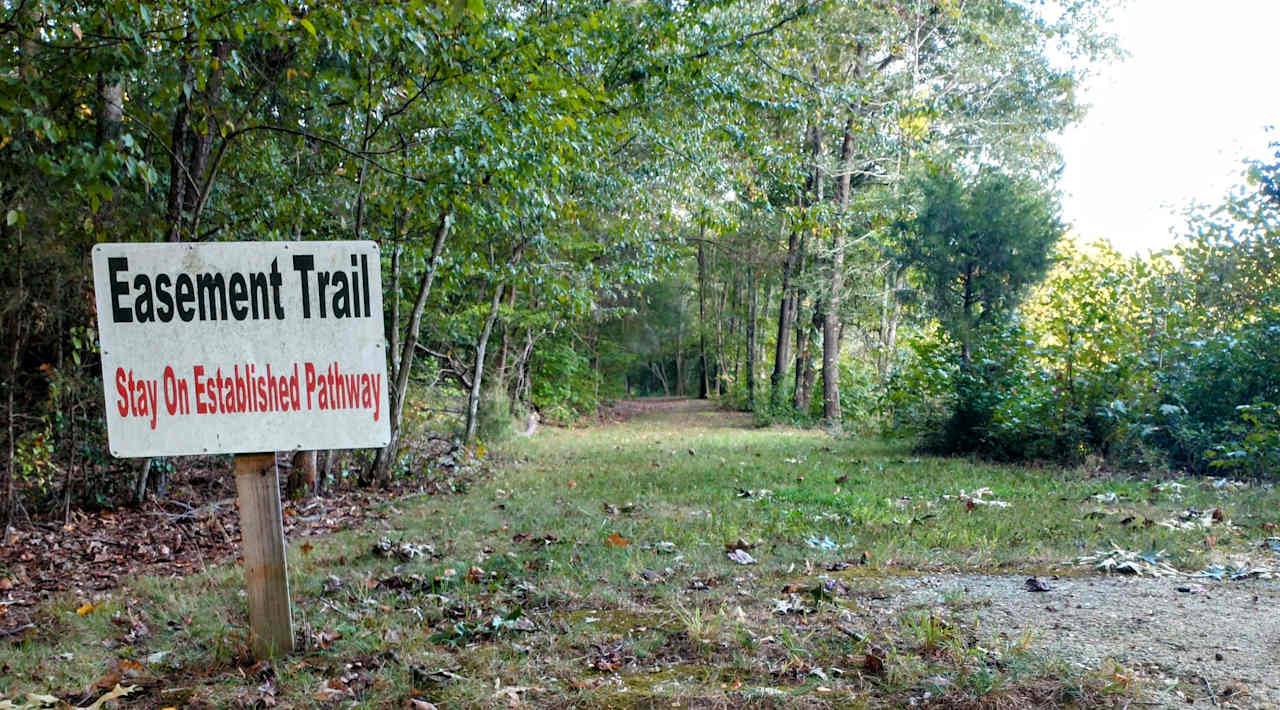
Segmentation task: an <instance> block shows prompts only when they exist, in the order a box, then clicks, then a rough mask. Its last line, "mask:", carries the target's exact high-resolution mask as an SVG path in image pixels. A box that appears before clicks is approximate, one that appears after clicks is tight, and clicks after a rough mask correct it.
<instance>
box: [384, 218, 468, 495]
mask: <svg viewBox="0 0 1280 710" xmlns="http://www.w3.org/2000/svg"><path fill="white" fill-rule="evenodd" d="M452 226H453V215H451V214H449V213H447V212H446V213H444V214H442V215H440V225H439V227H437V228H436V236H435V241H434V242H433V243H432V245H431V260H430V261H429V262H427V271H426V273H425V274H424V275H423V278H422V284H421V286H420V287H419V288H418V297H417V298H416V299H415V300H414V302H413V311H412V312H411V313H410V315H409V329H408V331H407V332H406V333H405V338H404V344H403V345H402V346H401V347H400V357H399V366H398V367H397V368H396V369H395V372H393V373H391V379H393V380H394V385H395V386H394V387H391V388H389V389H388V392H387V394H388V395H389V397H390V400H391V412H390V414H391V418H390V421H389V423H390V424H391V440H390V441H388V442H387V445H386V446H384V447H383V448H381V449H378V453H377V454H376V455H375V456H374V460H373V466H372V473H373V477H374V478H375V479H376V480H377V481H378V483H379V484H381V485H386V484H387V483H390V481H391V461H392V460H393V459H394V458H395V454H396V449H397V447H398V446H399V445H400V424H401V422H402V421H403V420H404V401H405V399H406V398H407V397H408V393H409V372H410V371H411V370H412V369H413V355H414V351H415V350H416V349H417V347H418V334H419V330H420V328H421V327H422V311H423V309H424V308H425V307H426V305H427V296H429V295H430V294H431V284H432V282H433V281H435V278H436V268H437V267H438V265H439V262H440V254H441V252H443V251H444V243H445V240H446V239H447V238H448V237H449V230H450V228H452ZM395 325H396V326H398V325H399V324H398V323H396V324H395Z"/></svg>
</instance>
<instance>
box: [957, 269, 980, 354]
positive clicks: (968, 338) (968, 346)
mask: <svg viewBox="0 0 1280 710" xmlns="http://www.w3.org/2000/svg"><path fill="white" fill-rule="evenodd" d="M974 268H975V267H974V265H973V264H972V263H969V264H966V265H965V267H964V324H963V326H962V329H961V332H960V335H961V338H960V366H961V368H962V369H965V370H968V369H969V363H970V362H971V361H972V360H973V346H972V343H973V304H974V301H976V300H977V299H976V298H975V296H974V295H973V273H974Z"/></svg>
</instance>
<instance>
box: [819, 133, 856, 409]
mask: <svg viewBox="0 0 1280 710" xmlns="http://www.w3.org/2000/svg"><path fill="white" fill-rule="evenodd" d="M853 147H854V144H853V116H850V117H849V118H848V120H846V121H845V124H844V139H843V140H842V141H841V142H840V174H839V175H837V176H836V212H837V213H838V214H839V215H840V216H842V217H843V216H844V214H845V213H846V212H847V211H848V209H849V192H850V189H851V187H852V184H851V183H852V179H853V172H852V170H853V165H852V163H853ZM842 222H843V220H842ZM843 297H844V228H843V224H839V225H837V226H836V228H835V229H833V230H832V231H831V275H830V278H829V279H828V283H827V294H826V301H827V302H826V307H825V309H824V311H825V312H824V313H823V319H822V418H823V420H824V422H825V423H826V425H827V427H828V428H829V429H833V430H839V429H840V428H841V427H842V424H843V421H842V420H843V413H842V412H841V411H840V306H841V303H842V299H843Z"/></svg>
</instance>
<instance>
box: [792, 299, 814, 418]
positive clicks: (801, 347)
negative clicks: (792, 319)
mask: <svg viewBox="0 0 1280 710" xmlns="http://www.w3.org/2000/svg"><path fill="white" fill-rule="evenodd" d="M817 310H818V309H817V308H815V309H814V313H813V316H812V318H810V319H809V321H808V322H805V321H801V322H799V323H797V324H796V386H795V393H794V397H793V398H792V401H791V404H792V406H793V407H795V410H796V413H797V414H799V415H800V416H802V417H804V416H808V415H809V407H810V405H811V404H813V382H814V376H815V372H814V369H813V357H812V350H813V334H814V330H815V328H814V325H815V324H816V323H817V321H818V314H817Z"/></svg>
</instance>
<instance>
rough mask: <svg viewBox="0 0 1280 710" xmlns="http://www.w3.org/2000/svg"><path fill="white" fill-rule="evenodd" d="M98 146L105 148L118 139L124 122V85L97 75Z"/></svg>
mask: <svg viewBox="0 0 1280 710" xmlns="http://www.w3.org/2000/svg"><path fill="white" fill-rule="evenodd" d="M98 102H99V110H98V145H99V146H105V145H107V144H108V143H112V142H114V141H115V140H116V139H117V138H119V137H120V123H121V121H123V120H124V84H122V83H120V82H118V81H107V79H106V77H104V76H103V75H102V74H98Z"/></svg>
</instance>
